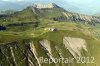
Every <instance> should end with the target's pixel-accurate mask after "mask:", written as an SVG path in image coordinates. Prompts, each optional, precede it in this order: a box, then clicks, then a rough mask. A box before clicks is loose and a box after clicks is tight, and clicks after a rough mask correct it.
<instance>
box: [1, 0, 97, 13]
mask: <svg viewBox="0 0 100 66" xmlns="http://www.w3.org/2000/svg"><path fill="white" fill-rule="evenodd" d="M49 2H52V1H48V2H47V1H44V2H42V1H19V2H9V1H0V11H2V10H9V9H14V10H22V9H24V8H25V7H26V6H29V5H32V4H33V3H49ZM54 2H55V3H56V4H57V5H59V6H61V7H63V8H64V9H66V10H67V11H70V12H75V13H80V14H87V15H91V14H94V12H95V10H93V9H91V8H89V9H86V8H85V7H81V6H78V5H74V4H71V3H66V2H63V1H54Z"/></svg>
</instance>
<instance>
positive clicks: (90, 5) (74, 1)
mask: <svg viewBox="0 0 100 66" xmlns="http://www.w3.org/2000/svg"><path fill="white" fill-rule="evenodd" d="M1 1H9V2H19V1H26V2H27V1H28V2H32V1H38V2H39V1H41V2H54V3H58V4H60V5H62V6H63V7H64V8H67V9H68V7H69V6H70V5H71V6H74V7H76V8H74V7H71V9H76V11H79V12H80V13H85V12H86V13H87V14H88V13H91V14H94V13H100V0H1ZM67 4H69V6H68V7H67ZM69 9H70V7H69Z"/></svg>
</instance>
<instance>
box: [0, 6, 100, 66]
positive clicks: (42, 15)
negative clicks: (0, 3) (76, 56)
mask: <svg viewBox="0 0 100 66" xmlns="http://www.w3.org/2000/svg"><path fill="white" fill-rule="evenodd" d="M36 12H37V14H35V13H34V12H33V11H32V9H31V8H30V7H28V8H26V9H24V10H22V11H19V12H15V13H13V14H8V15H1V16H0V25H1V26H4V27H6V30H0V65H1V66H25V65H27V66H30V65H28V64H30V63H28V62H29V60H30V61H32V63H33V64H35V66H38V62H37V60H36V58H35V57H34V55H33V54H32V52H33V53H34V51H32V48H33V49H34V47H33V46H30V44H31V43H32V42H33V45H34V46H35V49H36V52H37V57H44V58H49V57H48V55H47V51H46V50H44V49H43V47H41V45H40V43H39V41H40V40H43V39H46V40H48V41H50V46H51V51H52V52H51V53H52V55H53V57H54V58H59V52H57V50H56V49H55V46H57V47H58V48H59V50H60V51H61V53H62V56H63V57H64V58H66V57H73V56H72V54H71V53H70V52H69V51H68V50H67V49H66V48H65V47H64V45H63V38H64V37H65V36H66V37H74V38H82V39H84V40H85V41H86V46H87V50H88V52H86V51H84V50H82V51H80V52H81V54H82V56H85V57H88V56H89V57H91V56H93V57H94V58H95V63H92V64H88V63H87V64H86V63H85V64H82V63H80V64H78V63H76V60H74V62H73V63H67V64H62V63H57V64H56V65H55V64H54V63H52V64H50V65H49V64H48V63H46V64H43V66H66V65H67V66H100V60H99V58H100V54H99V53H100V51H99V50H100V44H99V43H100V25H99V24H95V25H94V26H93V25H90V24H88V23H86V24H85V22H83V23H82V22H81V21H74V20H73V21H71V20H69V21H68V20H67V18H66V16H64V15H63V14H62V12H63V10H62V9H59V8H51V9H41V10H37V11H36ZM64 12H66V11H64ZM70 18H71V17H70ZM46 28H56V31H50V30H45V29H46ZM27 59H29V60H27Z"/></svg>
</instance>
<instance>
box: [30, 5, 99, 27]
mask: <svg viewBox="0 0 100 66" xmlns="http://www.w3.org/2000/svg"><path fill="white" fill-rule="evenodd" d="M53 6H54V7H55V8H42V7H41V9H40V8H36V7H33V6H32V7H31V8H32V10H33V13H35V14H37V15H39V16H41V17H46V18H49V16H50V15H52V16H50V18H49V19H53V20H55V21H75V22H83V23H87V24H91V25H94V24H95V23H100V17H96V16H88V15H84V14H78V13H71V12H68V11H66V10H64V9H63V8H61V7H59V6H58V5H56V4H54V5H53ZM47 16H48V17H47Z"/></svg>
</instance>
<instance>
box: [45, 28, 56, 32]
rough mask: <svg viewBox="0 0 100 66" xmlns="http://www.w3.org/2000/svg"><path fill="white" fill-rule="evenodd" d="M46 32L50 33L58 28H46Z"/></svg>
mask: <svg viewBox="0 0 100 66" xmlns="http://www.w3.org/2000/svg"><path fill="white" fill-rule="evenodd" d="M45 30H48V31H56V28H45Z"/></svg>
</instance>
